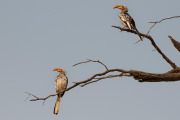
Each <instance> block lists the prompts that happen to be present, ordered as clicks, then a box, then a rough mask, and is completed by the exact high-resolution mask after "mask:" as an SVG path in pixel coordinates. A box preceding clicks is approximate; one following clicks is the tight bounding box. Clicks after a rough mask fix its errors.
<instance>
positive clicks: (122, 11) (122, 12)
mask: <svg viewBox="0 0 180 120" xmlns="http://www.w3.org/2000/svg"><path fill="white" fill-rule="evenodd" d="M124 13H125V14H126V13H128V11H125V10H121V12H120V14H124Z"/></svg>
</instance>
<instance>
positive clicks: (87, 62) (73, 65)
mask: <svg viewBox="0 0 180 120" xmlns="http://www.w3.org/2000/svg"><path fill="white" fill-rule="evenodd" d="M88 62H97V63H100V64H101V65H103V66H104V67H105V68H106V70H108V67H107V66H106V65H105V64H104V63H102V62H101V61H99V60H90V59H88V60H87V61H84V62H79V63H76V64H74V65H73V66H76V65H79V64H82V63H88Z"/></svg>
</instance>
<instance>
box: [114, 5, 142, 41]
mask: <svg viewBox="0 0 180 120" xmlns="http://www.w3.org/2000/svg"><path fill="white" fill-rule="evenodd" d="M115 8H118V9H121V12H120V14H119V18H120V22H121V23H122V24H123V25H124V27H126V28H128V29H130V30H135V31H136V33H137V35H138V36H139V39H140V40H143V39H142V37H141V36H140V34H139V31H138V30H137V28H136V25H135V22H134V20H133V18H132V17H131V16H130V15H129V14H128V8H127V6H124V5H115V6H114V7H113V9H115Z"/></svg>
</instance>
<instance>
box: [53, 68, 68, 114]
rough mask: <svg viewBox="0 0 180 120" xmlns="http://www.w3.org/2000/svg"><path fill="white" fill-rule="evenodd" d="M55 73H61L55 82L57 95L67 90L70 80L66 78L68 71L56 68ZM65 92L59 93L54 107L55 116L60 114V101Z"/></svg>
mask: <svg viewBox="0 0 180 120" xmlns="http://www.w3.org/2000/svg"><path fill="white" fill-rule="evenodd" d="M53 71H58V72H59V75H58V76H57V78H56V80H55V88H56V93H59V92H61V91H63V90H65V89H66V88H67V84H68V78H67V77H66V71H65V70H64V69H60V68H55V69H54V70H53ZM64 92H65V91H64ZM64 92H63V93H59V94H58V95H57V100H56V104H55V106H54V114H56V115H57V114H58V111H59V107H60V100H61V97H62V96H63V95H64Z"/></svg>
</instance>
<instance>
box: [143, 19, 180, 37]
mask: <svg viewBox="0 0 180 120" xmlns="http://www.w3.org/2000/svg"><path fill="white" fill-rule="evenodd" d="M179 17H180V16H172V17H169V18H164V19H161V20H159V21H155V22H149V23H153V25H152V26H151V27H150V28H149V30H148V32H147V35H149V33H150V31H151V29H152V28H153V27H154V26H155V25H156V24H157V23H160V22H162V21H165V20H169V19H173V18H179Z"/></svg>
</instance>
